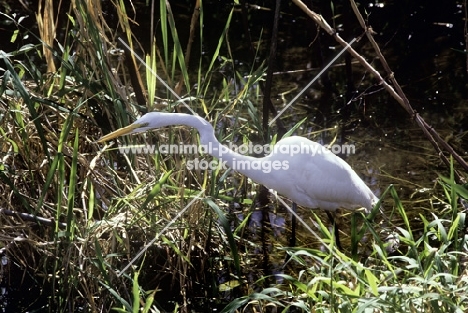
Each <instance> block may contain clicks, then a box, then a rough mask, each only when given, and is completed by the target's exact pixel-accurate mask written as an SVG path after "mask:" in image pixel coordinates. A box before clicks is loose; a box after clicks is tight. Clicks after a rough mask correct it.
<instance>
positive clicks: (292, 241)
mask: <svg viewBox="0 0 468 313" xmlns="http://www.w3.org/2000/svg"><path fill="white" fill-rule="evenodd" d="M292 210H293V212H294V213H297V204H296V202H293V203H292ZM296 224H297V221H296V215H295V214H292V217H291V238H289V246H290V247H295V246H296Z"/></svg>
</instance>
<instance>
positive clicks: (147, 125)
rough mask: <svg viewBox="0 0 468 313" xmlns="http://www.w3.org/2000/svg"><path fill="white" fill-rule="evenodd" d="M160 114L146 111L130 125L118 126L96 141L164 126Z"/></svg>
mask: <svg viewBox="0 0 468 313" xmlns="http://www.w3.org/2000/svg"><path fill="white" fill-rule="evenodd" d="M162 114H164V113H160V112H150V113H147V114H145V115H143V116H142V117H140V118H139V119H137V120H136V121H135V122H133V123H132V124H131V125H128V126H126V127H123V128H119V129H117V130H116V131H113V132H112V133H110V134H107V135H105V136H102V137H101V138H99V139H98V141H97V142H104V141H109V140H111V139H114V138H117V137H120V136H123V135H129V134H135V133H141V132H144V131H147V130H150V129H153V128H157V127H162V126H166V125H165V123H164V118H163V117H162V116H161V115H162Z"/></svg>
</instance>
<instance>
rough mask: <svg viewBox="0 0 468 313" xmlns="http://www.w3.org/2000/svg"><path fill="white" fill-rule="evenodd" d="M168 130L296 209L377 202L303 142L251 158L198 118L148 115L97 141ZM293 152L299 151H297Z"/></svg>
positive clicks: (287, 142) (339, 164) (284, 143)
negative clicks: (192, 136)
mask: <svg viewBox="0 0 468 313" xmlns="http://www.w3.org/2000/svg"><path fill="white" fill-rule="evenodd" d="M170 125H186V126H190V127H194V128H196V129H197V130H198V132H199V133H200V144H201V145H204V146H206V147H208V146H210V147H211V149H210V151H208V153H209V154H211V155H212V156H214V157H216V158H218V159H219V160H220V161H222V162H225V163H226V164H227V165H228V166H230V167H232V168H233V169H235V170H236V171H237V172H239V173H241V174H243V175H245V176H247V177H249V178H250V179H252V180H253V181H255V182H257V183H259V184H262V185H265V186H267V187H268V188H270V189H273V190H276V191H277V192H278V193H279V194H280V195H283V196H285V197H287V198H289V199H290V200H292V201H294V202H296V203H297V204H299V205H302V206H305V207H308V208H314V209H323V210H328V211H334V210H336V209H338V208H345V209H350V210H353V209H357V208H361V207H363V208H365V209H366V211H369V210H371V209H372V207H373V206H374V205H375V204H376V203H377V201H378V198H377V197H376V196H375V195H374V194H373V193H372V191H371V190H370V189H369V187H367V185H366V184H365V183H364V182H363V181H362V180H361V179H360V178H359V176H358V175H357V174H356V172H355V171H354V170H353V169H352V168H351V167H350V166H349V165H348V163H346V162H345V161H344V160H342V159H341V158H339V157H337V156H336V155H334V154H333V153H331V152H330V151H329V150H327V149H326V148H325V147H323V146H322V145H320V144H319V143H316V142H313V141H310V140H309V139H307V138H304V137H299V136H292V137H288V138H284V139H281V140H280V141H278V142H277V143H276V145H275V146H274V148H273V149H272V152H271V153H270V154H269V155H267V156H265V157H263V158H255V157H251V156H246V155H242V154H239V153H236V152H234V151H232V150H230V149H228V148H227V147H226V146H224V145H222V144H221V143H219V141H218V140H217V139H216V137H215V134H214V129H213V127H212V126H211V125H210V124H209V123H208V122H207V121H206V120H204V119H203V118H201V117H199V116H194V115H189V114H183V113H160V112H152V113H147V114H145V115H143V116H142V117H141V118H139V119H138V120H136V121H135V122H134V123H133V124H131V125H130V126H127V127H124V128H122V129H119V130H117V131H115V132H113V133H111V134H108V135H106V136H104V137H102V138H101V139H99V140H98V142H103V141H107V140H110V139H112V138H115V137H117V136H121V135H125V134H130V133H137V132H142V131H146V130H149V129H153V128H158V127H164V126H170ZM292 147H295V148H294V149H292ZM298 147H299V148H301V149H302V150H300V151H299V152H298V150H297V149H298ZM293 150H294V151H293ZM275 164H276V166H275ZM268 168H270V171H267V169H268Z"/></svg>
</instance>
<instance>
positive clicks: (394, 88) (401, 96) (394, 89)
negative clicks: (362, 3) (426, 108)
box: [292, 0, 468, 182]
mask: <svg viewBox="0 0 468 313" xmlns="http://www.w3.org/2000/svg"><path fill="white" fill-rule="evenodd" d="M292 1H293V2H294V3H295V4H296V5H297V6H298V7H299V8H300V9H301V10H302V11H304V12H305V13H306V14H307V15H308V16H309V17H310V18H312V19H313V20H314V21H315V23H317V24H318V25H319V26H320V27H321V28H322V29H324V30H325V31H326V32H327V33H328V34H329V35H331V36H332V37H333V38H335V40H336V41H337V42H338V43H339V44H340V45H342V46H343V47H345V48H346V49H347V51H348V52H349V53H350V54H351V55H352V56H353V57H355V58H356V59H357V60H358V61H359V63H360V64H361V65H362V66H363V67H364V68H365V69H366V70H368V71H369V72H371V73H372V75H373V76H374V77H375V78H376V79H377V80H378V82H379V84H380V85H382V86H383V87H384V88H385V90H387V92H388V93H390V95H391V96H392V97H393V98H394V99H395V100H396V101H397V102H398V103H399V104H400V105H401V106H402V107H403V108H404V109H405V110H406V111H407V112H408V114H410V116H411V118H412V119H413V120H414V121H415V122H416V124H417V125H418V126H419V127H420V128H421V129H422V131H423V133H424V135H425V136H426V137H427V138H428V139H429V141H430V142H431V144H432V145H433V146H434V148H435V150H436V152H437V153H438V155H439V157H440V158H441V159H442V161H443V162H444V163H445V164H446V165H447V166H450V161H449V160H448V158H447V156H446V155H444V153H443V151H442V149H441V148H440V146H442V147H443V148H444V149H445V150H446V151H448V153H449V154H451V155H452V156H453V158H454V159H455V160H456V161H457V162H458V163H459V164H460V165H461V166H462V167H463V168H464V169H465V170H466V171H468V163H466V161H465V160H463V158H462V157H460V156H459V155H458V154H457V153H456V152H455V150H453V148H452V147H451V146H450V145H449V144H448V143H447V142H446V141H444V140H443V139H442V138H441V137H440V135H439V134H438V133H437V132H436V131H435V130H434V128H433V127H432V126H430V125H429V124H427V123H426V122H425V121H424V119H423V118H422V117H421V115H419V113H417V112H416V111H415V110H414V109H413V108H412V106H411V104H410V103H409V100H408V98H407V97H406V95H405V93H404V92H403V90H402V89H401V86H400V85H399V84H398V82H397V80H396V78H395V76H394V74H393V71H392V70H391V69H390V66H389V65H388V63H387V61H386V60H385V57H384V56H383V55H382V52H381V51H380V48H379V45H378V44H377V43H376V42H375V40H374V37H373V35H372V33H373V31H372V28H371V27H369V26H367V25H366V23H365V21H364V18H363V17H362V15H361V13H360V12H359V10H358V9H357V6H356V3H355V2H354V0H351V6H352V7H353V10H354V13H355V14H356V16H357V18H358V21H359V23H360V24H361V26H362V27H363V28H364V30H365V34H366V36H367V38H368V40H369V41H370V43H371V44H372V46H373V48H374V50H375V52H376V53H377V56H378V57H379V59H380V61H381V62H382V65H383V67H384V69H385V71H386V72H387V77H388V80H389V81H390V82H391V84H389V83H387V81H386V80H385V79H383V78H382V76H381V75H380V73H379V72H378V71H377V70H376V69H374V68H373V67H372V65H370V64H369V63H368V62H367V61H366V60H365V59H364V58H363V57H362V56H361V55H360V54H359V53H357V52H356V50H354V49H353V48H352V47H350V46H349V45H348V43H347V42H346V41H344V40H343V39H342V38H341V37H340V36H339V35H338V34H337V33H336V31H335V30H334V29H333V28H332V27H331V26H330V25H329V24H328V23H327V21H325V19H324V18H323V17H322V16H321V15H320V14H317V13H315V12H313V11H312V10H310V9H309V8H308V7H307V6H306V5H305V4H304V3H303V2H302V1H301V0H292ZM439 145H440V146H439ZM455 175H456V177H457V181H459V182H463V178H462V176H461V175H460V174H459V173H458V172H457V171H455Z"/></svg>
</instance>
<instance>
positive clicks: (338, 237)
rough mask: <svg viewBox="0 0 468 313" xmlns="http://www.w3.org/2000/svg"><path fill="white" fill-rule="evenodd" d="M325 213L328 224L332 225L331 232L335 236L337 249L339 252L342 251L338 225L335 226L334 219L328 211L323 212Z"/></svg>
mask: <svg viewBox="0 0 468 313" xmlns="http://www.w3.org/2000/svg"><path fill="white" fill-rule="evenodd" d="M325 212H327V216H328V219H329V220H330V223H332V225H333V232H334V234H335V243H336V246H337V247H338V249H339V250H343V248H342V247H341V242H340V231H339V229H338V225H336V221H335V218H334V217H333V214H331V213H330V212H329V211H325Z"/></svg>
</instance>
